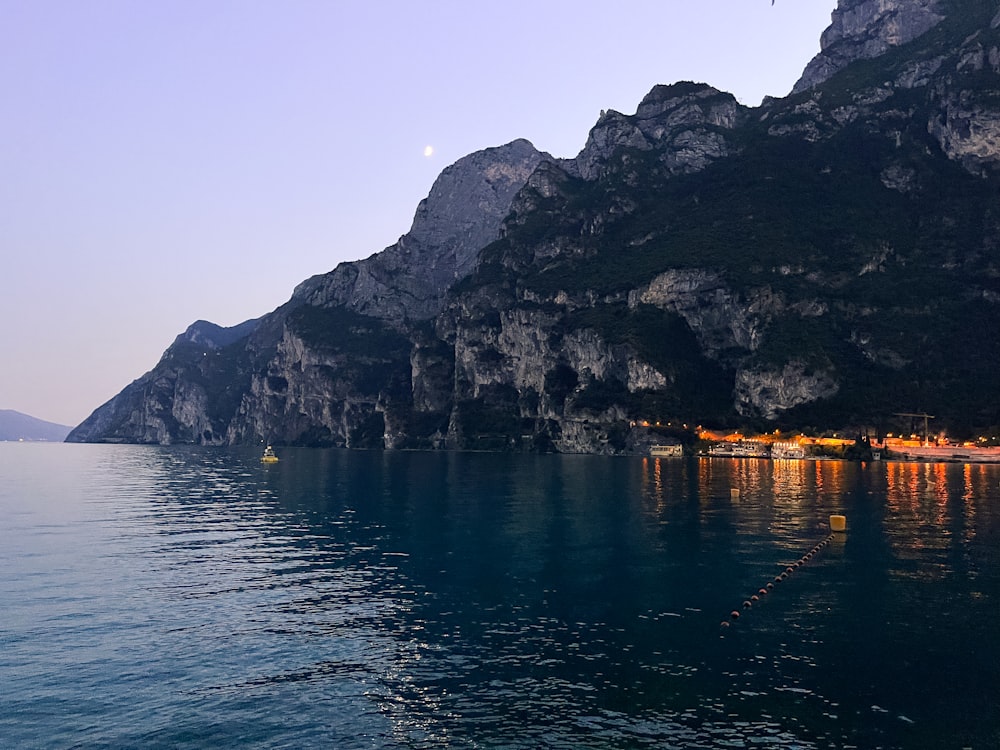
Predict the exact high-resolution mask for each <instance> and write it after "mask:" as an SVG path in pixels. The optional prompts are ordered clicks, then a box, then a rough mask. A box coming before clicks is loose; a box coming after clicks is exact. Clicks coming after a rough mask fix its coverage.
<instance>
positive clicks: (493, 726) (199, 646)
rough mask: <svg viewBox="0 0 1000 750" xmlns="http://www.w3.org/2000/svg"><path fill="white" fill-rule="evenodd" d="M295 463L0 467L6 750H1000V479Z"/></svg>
mask: <svg viewBox="0 0 1000 750" xmlns="http://www.w3.org/2000/svg"><path fill="white" fill-rule="evenodd" d="M279 453H280V456H281V461H280V462H279V463H277V464H273V465H264V464H261V462H260V461H259V453H258V452H256V451H248V450H235V449H233V450H226V449H209V448H159V447H141V446H87V445H39V444H17V443H8V444H0V746H2V747H4V748H46V749H47V750H48V749H50V748H208V747H212V748H226V747H232V748H236V747H239V748H319V747H322V748H525V749H527V748H566V749H567V750H568V749H570V748H572V749H573V750H579V749H582V748H831V747H835V748H846V747H857V748H865V749H868V748H934V749H935V750H939V749H941V748H966V747H968V748H977V749H978V748H983V749H984V750H985V749H987V748H994V749H995V748H997V747H1000V708H998V704H1000V701H998V696H1000V643H998V635H1000V467H998V466H963V465H943V464H942V465H938V464H903V463H892V462H882V463H873V464H868V465H862V464H850V463H842V462H812V461H774V462H772V461H764V460H754V459H743V460H740V459H652V458H602V457H592V456H522V455H516V456H512V455H489V454H455V453H399V452H386V453H377V452H372V453H366V452H348V451H336V450H307V449H294V450H293V449H285V450H282V451H280V452H279ZM734 489H735V490H739V493H738V496H736V493H734V492H733V490H734ZM831 513H840V514H843V515H846V516H847V522H848V529H847V533H846V534H844V535H834V536H833V537H832V538H831V534H830V531H829V528H828V526H827V522H828V519H829V516H830V514H831ZM783 573H784V574H785V576H784V578H782V574H783ZM768 584H771V587H770V588H768ZM761 590H763V591H764V592H765V593H761ZM753 596H756V597H757V600H756V601H753V600H752V597H753ZM745 602H746V603H749V604H750V606H749V607H747V606H745V604H744V603H745ZM733 612H738V613H739V614H740V617H739V618H738V619H733V617H732V613H733Z"/></svg>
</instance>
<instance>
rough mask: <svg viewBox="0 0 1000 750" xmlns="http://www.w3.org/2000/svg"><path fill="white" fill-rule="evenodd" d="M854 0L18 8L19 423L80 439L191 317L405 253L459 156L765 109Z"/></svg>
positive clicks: (570, 146) (184, 1) (1, 266)
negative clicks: (683, 116) (715, 94)
mask: <svg viewBox="0 0 1000 750" xmlns="http://www.w3.org/2000/svg"><path fill="white" fill-rule="evenodd" d="M835 6H836V0H777V1H776V2H774V3H773V4H772V2H771V0H699V1H698V2H694V1H687V2H684V1H682V0H619V1H618V2H617V3H614V4H608V3H603V2H602V3H598V2H592V1H591V0H530V1H529V0H504V2H502V3H501V2H482V3H479V2H475V3H474V2H469V0H426V1H425V2H414V1H413V0H364V1H361V0H357V1H354V0H271V1H268V2H265V1H264V0H142V1H141V2H138V1H136V0H87V1H86V2H81V1H80V0H0V253H2V263H0V314H2V316H3V325H0V362H2V365H0V409H15V410H17V411H21V412H24V413H27V414H30V415H32V416H35V417H38V418H40V419H45V420H48V421H52V422H57V423H60V424H67V425H76V424H78V423H80V422H81V421H83V420H84V419H85V418H86V417H87V416H88V415H89V414H90V413H91V412H92V411H93V410H94V409H95V408H97V407H98V406H100V405H101V404H102V403H104V402H105V401H107V400H108V399H110V398H111V397H112V396H114V395H115V394H116V393H118V392H119V391H120V390H121V389H122V388H124V387H125V386H126V385H128V383H130V382H131V381H132V380H134V379H135V378H137V377H139V376H141V375H142V374H143V373H144V372H146V371H148V370H149V369H151V368H152V367H153V366H154V365H155V364H156V362H157V360H158V359H159V358H160V355H161V354H162V353H163V351H164V350H165V349H166V348H167V346H169V345H170V343H171V342H172V341H173V339H174V337H175V336H176V335H177V334H179V333H181V332H182V331H183V330H184V329H185V328H187V326H188V325H190V324H191V323H193V322H194V321H196V320H199V319H203V320H210V321H212V322H214V323H217V324H219V325H225V326H230V325H235V324H237V323H240V322H241V321H243V320H247V319H249V318H256V317H259V316H261V315H263V314H265V313H267V312H270V311H271V310H273V309H274V308H276V307H277V306H279V305H280V304H282V303H283V302H285V301H286V300H287V299H288V298H289V297H290V296H291V293H292V290H293V289H294V287H295V285H296V284H298V283H299V282H301V281H303V280H304V279H306V278H308V277H309V276H312V275H314V274H318V273H325V272H327V271H329V270H331V269H333V268H334V267H335V266H336V265H337V264H338V263H341V262H343V261H351V260H357V259H360V258H365V257H368V256H369V255H371V254H373V253H375V252H378V251H380V250H382V249H383V248H385V247H387V246H389V245H391V244H393V243H394V242H395V241H396V240H397V239H398V238H399V237H400V235H402V234H404V233H405V232H406V231H407V230H408V229H409V227H410V223H411V222H412V219H413V214H414V211H415V209H416V207H417V203H418V202H419V201H420V200H421V199H422V198H423V197H425V196H426V195H427V193H428V192H429V190H430V187H431V185H432V183H433V182H434V179H435V178H436V177H437V175H438V174H439V173H440V172H441V170H443V169H444V168H445V167H447V166H448V165H449V164H451V163H453V162H455V161H456V160H458V159H460V158H461V157H463V156H465V155H467V154H469V153H472V152H474V151H478V150H480V149H483V148H489V147H491V146H498V145H501V144H504V143H507V142H509V141H511V140H514V139H515V138H527V139H528V140H529V141H531V142H532V143H533V144H534V145H535V146H536V147H537V148H539V149H541V150H543V151H547V152H549V153H550V154H552V155H553V156H556V157H573V156H575V155H576V154H577V153H578V152H579V151H580V149H581V148H582V147H583V145H584V143H585V142H586V139H587V134H588V132H589V130H590V128H591V127H592V126H593V125H594V123H595V122H596V121H597V118H598V116H599V114H600V111H601V110H602V109H614V110H618V111H619V112H623V113H625V114H633V113H634V112H635V110H636V106H637V105H638V104H639V102H640V100H641V99H642V97H643V96H644V95H645V94H646V93H647V92H648V91H649V90H650V89H651V88H652V87H653V86H654V85H656V84H660V83H674V82H677V81H682V80H693V81H700V82H705V83H709V84H711V85H713V86H715V87H717V88H719V89H722V90H724V91H729V92H731V93H733V94H734V95H735V96H736V98H737V99H738V100H739V101H741V102H742V103H744V104H747V105H750V106H756V105H758V104H759V103H760V101H761V99H762V97H763V96H765V95H770V96H784V95H786V94H787V93H788V92H789V91H790V90H791V88H792V86H793V84H794V83H795V81H796V80H797V79H798V77H799V75H800V74H801V72H802V69H803V68H804V67H805V65H806V63H807V62H808V61H809V60H810V59H811V58H812V57H813V56H814V55H815V54H816V53H817V52H818V51H819V38H820V34H821V33H822V31H823V30H824V29H825V28H826V27H827V26H828V25H829V22H830V14H831V12H832V11H833V9H834V8H835Z"/></svg>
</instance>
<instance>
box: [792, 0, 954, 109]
mask: <svg viewBox="0 0 1000 750" xmlns="http://www.w3.org/2000/svg"><path fill="white" fill-rule="evenodd" d="M942 5H943V2H942V0H840V2H839V3H838V5H837V9H836V10H835V11H833V15H832V23H831V24H830V27H829V28H828V29H827V30H826V31H824V32H823V36H822V38H821V39H820V50H821V51H820V53H819V54H818V55H816V57H814V58H813V59H812V61H811V62H810V63H809V64H808V65H807V66H806V69H805V71H804V72H803V74H802V77H801V78H800V79H799V80H798V82H797V83H796V84H795V87H794V88H793V89H792V93H798V92H800V91H806V90H808V89H811V88H813V87H814V86H817V85H818V84H820V83H822V82H823V81H826V80H827V79H828V78H830V77H831V76H832V75H833V74H834V73H837V72H838V71H840V70H843V69H844V68H845V67H847V66H848V65H849V64H850V63H852V62H854V61H855V60H870V59H872V58H874V57H878V56H879V55H881V54H882V53H884V52H885V51H886V50H888V49H889V48H890V47H898V46H900V45H902V44H906V43H907V42H909V41H911V40H913V39H916V38H917V37H918V36H920V35H922V34H924V33H926V32H927V31H929V30H930V29H932V28H934V26H936V25H937V24H938V23H940V22H941V21H942V20H943V19H944V14H943V11H942V8H941V6H942Z"/></svg>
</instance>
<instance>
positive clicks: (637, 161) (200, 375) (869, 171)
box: [70, 0, 1000, 452]
mask: <svg viewBox="0 0 1000 750" xmlns="http://www.w3.org/2000/svg"><path fill="white" fill-rule="evenodd" d="M998 25H1000V5H998V3H997V2H984V1H983V0H937V1H934V0H926V1H923V0H921V2H904V1H903V0H897V1H896V2H893V1H892V0H879V1H878V2H874V0H842V1H841V3H840V6H839V7H838V9H837V11H836V12H835V14H834V18H833V25H832V26H831V30H829V31H828V32H827V33H826V34H824V40H823V51H822V52H821V54H820V56H819V57H818V58H817V61H814V62H813V63H811V64H810V67H809V68H807V71H806V73H805V74H804V76H803V79H802V81H801V82H800V84H799V86H797V89H796V92H794V93H793V94H792V95H790V96H788V97H786V98H784V99H780V100H776V99H771V100H767V101H765V103H764V104H763V105H762V106H761V107H758V108H754V109H750V108H746V107H743V106H741V105H739V104H738V103H737V102H736V101H735V99H734V98H733V97H732V96H731V95H729V94H726V93H724V92H720V91H717V90H716V89H713V88H711V87H710V86H706V85H704V84H697V83H678V84H674V85H671V86H657V87H654V88H653V90H652V91H651V92H650V93H649V95H647V97H646V98H645V99H644V100H643V101H642V102H641V103H640V104H639V106H638V108H637V111H636V113H635V114H634V115H624V114H621V113H617V112H607V113H602V116H601V118H600V120H599V121H598V122H597V124H596V125H595V126H594V128H593V129H592V131H591V133H590V136H589V138H588V141H587V144H586V146H585V147H584V149H583V151H582V152H581V153H580V154H579V155H578V157H577V158H576V159H572V160H554V159H551V158H550V157H548V156H546V155H544V154H540V153H539V152H537V151H535V150H534V149H533V148H532V147H531V146H530V144H527V142H525V141H516V142H514V143H512V144H508V145H507V146H504V147H501V148H499V149H491V150H487V151H485V152H480V153H479V154H474V155H472V156H470V157H466V159H465V160H462V161H461V162H459V163H457V164H456V165H455V166H454V167H452V168H449V170H451V171H449V170H445V173H443V174H442V176H441V178H440V179H439V182H438V183H436V185H435V188H434V189H432V191H431V195H430V196H428V199H427V201H425V202H424V203H422V204H421V208H420V209H418V212H417V217H416V218H415V220H414V229H413V230H411V232H410V233H409V234H408V235H407V236H406V237H404V238H402V239H401V240H400V242H399V243H397V245H395V246H393V247H392V248H388V249H387V250H386V251H384V252H383V253H381V254H378V255H375V256H372V257H371V258H369V259H367V260H365V261H359V262H357V263H353V264H342V265H341V266H339V267H338V268H337V269H335V270H334V271H333V272H331V273H330V274H325V275H323V276H320V277H316V278H314V279H311V280H309V281H307V282H305V283H304V284H303V285H300V287H299V288H298V289H297V290H296V293H295V294H294V295H293V297H292V299H291V300H290V301H289V303H287V304H286V305H285V306H283V307H282V308H279V309H278V310H277V311H275V312H274V313H271V314H270V315H267V316H264V317H263V318H261V319H260V321H259V322H257V323H256V324H255V325H254V327H253V330H252V332H250V331H248V332H247V335H246V336H245V337H243V338H237V339H235V340H232V341H229V343H227V344H225V345H220V346H219V347H217V348H215V349H212V348H208V347H205V346H200V347H199V346H196V345H195V344H194V343H192V342H190V341H187V340H186V339H184V340H179V341H178V342H175V344H174V346H172V347H171V349H169V350H168V351H167V353H166V354H165V355H164V358H163V360H161V362H160V364H158V365H157V367H156V368H154V370H153V371H151V372H150V373H149V374H147V375H146V376H144V377H143V378H141V379H140V381H137V382H136V383H134V384H133V385H132V386H129V388H127V389H126V390H125V391H123V393H122V394H120V395H119V396H118V397H116V398H115V399H113V400H112V401H111V402H109V404H107V405H105V406H103V407H101V408H100V409H98V410H97V411H96V412H95V414H94V415H92V416H91V417H90V418H89V419H88V420H87V421H86V422H84V424H83V425H81V426H80V427H79V428H77V429H76V430H75V431H74V433H73V434H72V435H71V436H70V439H73V440H128V441H140V442H178V441H182V442H203V443H246V442H253V441H259V440H261V439H267V440H270V441H272V442H288V443H298V444H311V445H341V446H349V447H422V448H428V447H453V448H484V449H535V450H553V449H554V450H561V451H596V452H622V451H629V450H634V449H636V448H637V447H640V446H641V445H642V444H643V442H644V441H648V440H649V439H650V438H649V435H648V434H647V433H645V432H644V431H642V430H640V429H635V428H634V423H636V422H641V421H651V422H655V421H661V422H667V421H675V420H676V421H678V422H687V423H705V424H708V423H712V424H716V425H720V426H721V425H736V424H746V423H750V424H754V425H757V426H758V427H760V428H762V429H764V428H773V427H774V426H782V427H804V426H816V427H836V428H839V427H857V426H860V425H872V426H875V427H877V428H883V429H884V428H886V427H892V426H893V420H894V416H893V415H894V414H895V413H897V412H912V411H918V410H919V411H931V412H933V413H935V414H937V415H938V417H939V421H938V424H939V425H941V426H943V427H946V428H948V429H951V430H953V431H956V430H957V431H959V432H961V431H971V430H977V429H983V428H987V427H989V426H993V425H997V424H1000V411H998V410H1000V406H998V404H1000V377H998V376H997V374H996V373H997V372H998V371H1000V370H998V367H1000V342H998V341H997V338H996V337H995V336H992V335H983V332H985V331H992V329H993V328H994V327H995V321H996V318H997V312H998V310H1000V307H998V306H1000V204H998V201H997V197H998V188H1000V175H998V171H997V170H998V165H1000V33H998V31H997V26H998ZM188 338H190V337H188ZM231 338H232V337H231Z"/></svg>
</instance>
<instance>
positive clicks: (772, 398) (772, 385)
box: [735, 362, 840, 420]
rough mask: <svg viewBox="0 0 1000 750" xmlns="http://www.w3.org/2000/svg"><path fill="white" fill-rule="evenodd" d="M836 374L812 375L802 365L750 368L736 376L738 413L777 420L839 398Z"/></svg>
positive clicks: (790, 363) (788, 363)
mask: <svg viewBox="0 0 1000 750" xmlns="http://www.w3.org/2000/svg"><path fill="white" fill-rule="evenodd" d="M838 390H840V386H839V385H838V384H837V379H836V376H835V374H834V373H833V372H830V371H826V370H822V371H811V370H809V369H808V368H807V367H806V366H805V365H804V364H802V363H801V362H787V363H785V364H784V365H783V366H782V367H780V368H768V369H759V368H748V369H741V370H740V371H739V372H737V373H736V393H735V396H736V409H737V411H738V412H739V413H740V414H743V415H744V416H748V417H751V416H752V417H763V418H764V419H772V420H773V419H776V418H778V417H779V416H780V415H781V413H782V412H784V411H787V410H789V409H792V408H794V407H796V406H799V405H800V404H808V403H810V402H813V401H817V400H819V399H822V398H829V397H831V396H834V395H836V393H837V391H838Z"/></svg>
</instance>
